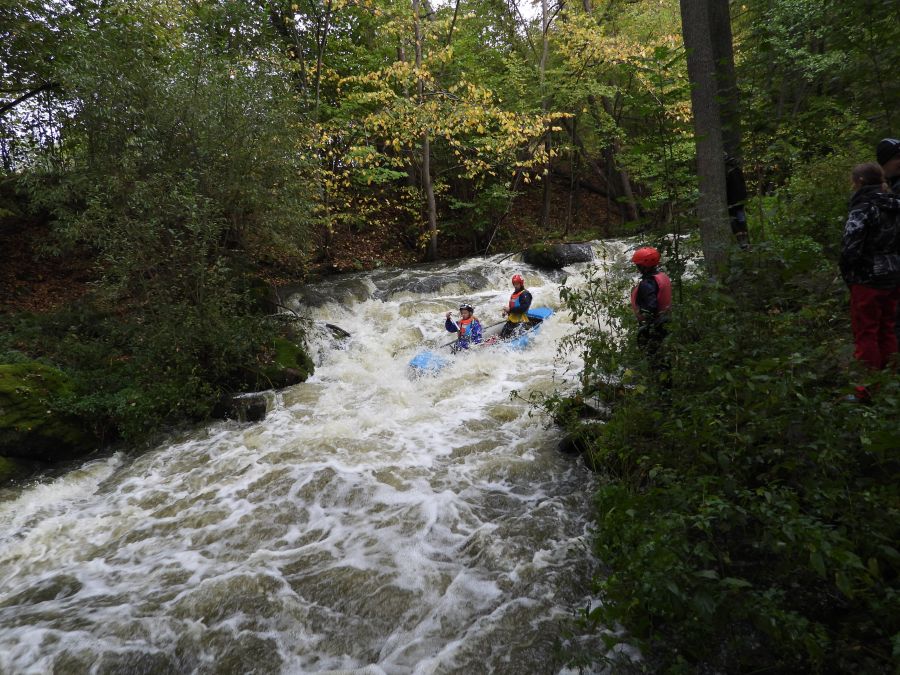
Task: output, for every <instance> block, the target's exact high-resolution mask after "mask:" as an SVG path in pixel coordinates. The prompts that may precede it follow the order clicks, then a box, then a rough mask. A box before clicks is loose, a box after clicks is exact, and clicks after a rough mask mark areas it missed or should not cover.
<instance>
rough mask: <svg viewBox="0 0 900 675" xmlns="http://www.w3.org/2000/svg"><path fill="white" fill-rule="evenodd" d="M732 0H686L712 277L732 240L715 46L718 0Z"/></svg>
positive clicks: (704, 235) (704, 232) (703, 224)
mask: <svg viewBox="0 0 900 675" xmlns="http://www.w3.org/2000/svg"><path fill="white" fill-rule="evenodd" d="M727 2H728V0H680V5H681V31H682V35H683V36H684V46H685V49H686V50H687V64H688V77H689V78H690V80H691V108H692V110H693V114H694V136H695V142H696V147H697V175H698V177H699V179H700V198H699V200H698V201H697V216H698V218H699V220H700V239H701V242H702V246H703V256H704V258H705V260H706V267H707V271H708V273H709V274H710V276H712V277H714V278H715V277H717V276H719V274H720V273H721V272H722V270H723V269H724V266H725V262H726V251H727V246H728V231H729V228H728V208H727V198H726V193H725V160H724V157H725V149H724V144H723V141H722V111H721V108H720V106H719V84H718V77H717V73H716V69H717V65H716V54H715V52H714V50H713V37H712V31H713V21H712V18H713V16H714V15H715V12H716V11H721V9H720V8H715V7H714V5H716V4H721V3H725V4H727Z"/></svg>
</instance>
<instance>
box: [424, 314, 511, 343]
mask: <svg viewBox="0 0 900 675" xmlns="http://www.w3.org/2000/svg"><path fill="white" fill-rule="evenodd" d="M504 323H506V321H498V322H497V323H492V324H491V325H490V326H487V327H482V330H488V328H496V327H497V326H500V325H502V324H504ZM457 342H459V338H456V339H455V340H450V342H448V343H447V344H445V345H441V346H440V347H438V349H443V348H444V347H449V346H450V345H452V344H456V343H457Z"/></svg>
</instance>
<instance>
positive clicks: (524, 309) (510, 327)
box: [500, 274, 531, 340]
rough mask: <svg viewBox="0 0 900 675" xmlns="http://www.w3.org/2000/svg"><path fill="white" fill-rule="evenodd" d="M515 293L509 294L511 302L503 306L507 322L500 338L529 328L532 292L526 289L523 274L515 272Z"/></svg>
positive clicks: (503, 338)
mask: <svg viewBox="0 0 900 675" xmlns="http://www.w3.org/2000/svg"><path fill="white" fill-rule="evenodd" d="M512 285H513V293H512V295H511V296H509V304H508V305H507V306H506V307H504V308H503V316H505V317H506V324H504V326H503V330H501V331H500V339H502V340H505V339H507V338H509V337H512V336H513V334H515V333H516V332H520V331H522V330H528V329H529V328H531V326H530V325H529V321H530V320H529V318H528V309H529V308H530V307H531V293H529V292H528V291H527V290H525V279H523V278H522V275H521V274H514V275H513V278H512Z"/></svg>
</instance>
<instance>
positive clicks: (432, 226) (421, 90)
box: [412, 0, 438, 260]
mask: <svg viewBox="0 0 900 675" xmlns="http://www.w3.org/2000/svg"><path fill="white" fill-rule="evenodd" d="M412 9H413V25H414V28H415V37H416V71H420V69H421V68H422V27H421V25H420V24H419V0H412ZM417 78H418V83H417V87H418V95H419V105H420V106H421V105H423V104H424V103H425V81H424V80H423V79H422V76H421V73H419V74H418V75H417ZM422 190H423V191H424V192H425V199H426V201H427V203H428V233H429V239H428V253H427V258H428V260H437V234H438V233H437V204H436V202H435V199H434V186H433V185H432V183H431V141H430V140H429V138H428V131H427V130H426V131H425V132H424V133H423V134H422Z"/></svg>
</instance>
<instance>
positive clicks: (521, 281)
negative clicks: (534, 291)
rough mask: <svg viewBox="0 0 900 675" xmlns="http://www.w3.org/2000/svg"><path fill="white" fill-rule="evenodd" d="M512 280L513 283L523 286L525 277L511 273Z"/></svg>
mask: <svg viewBox="0 0 900 675" xmlns="http://www.w3.org/2000/svg"><path fill="white" fill-rule="evenodd" d="M512 282H513V284H522V285H523V286H524V285H525V279H523V278H522V275H521V274H513V278H512Z"/></svg>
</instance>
